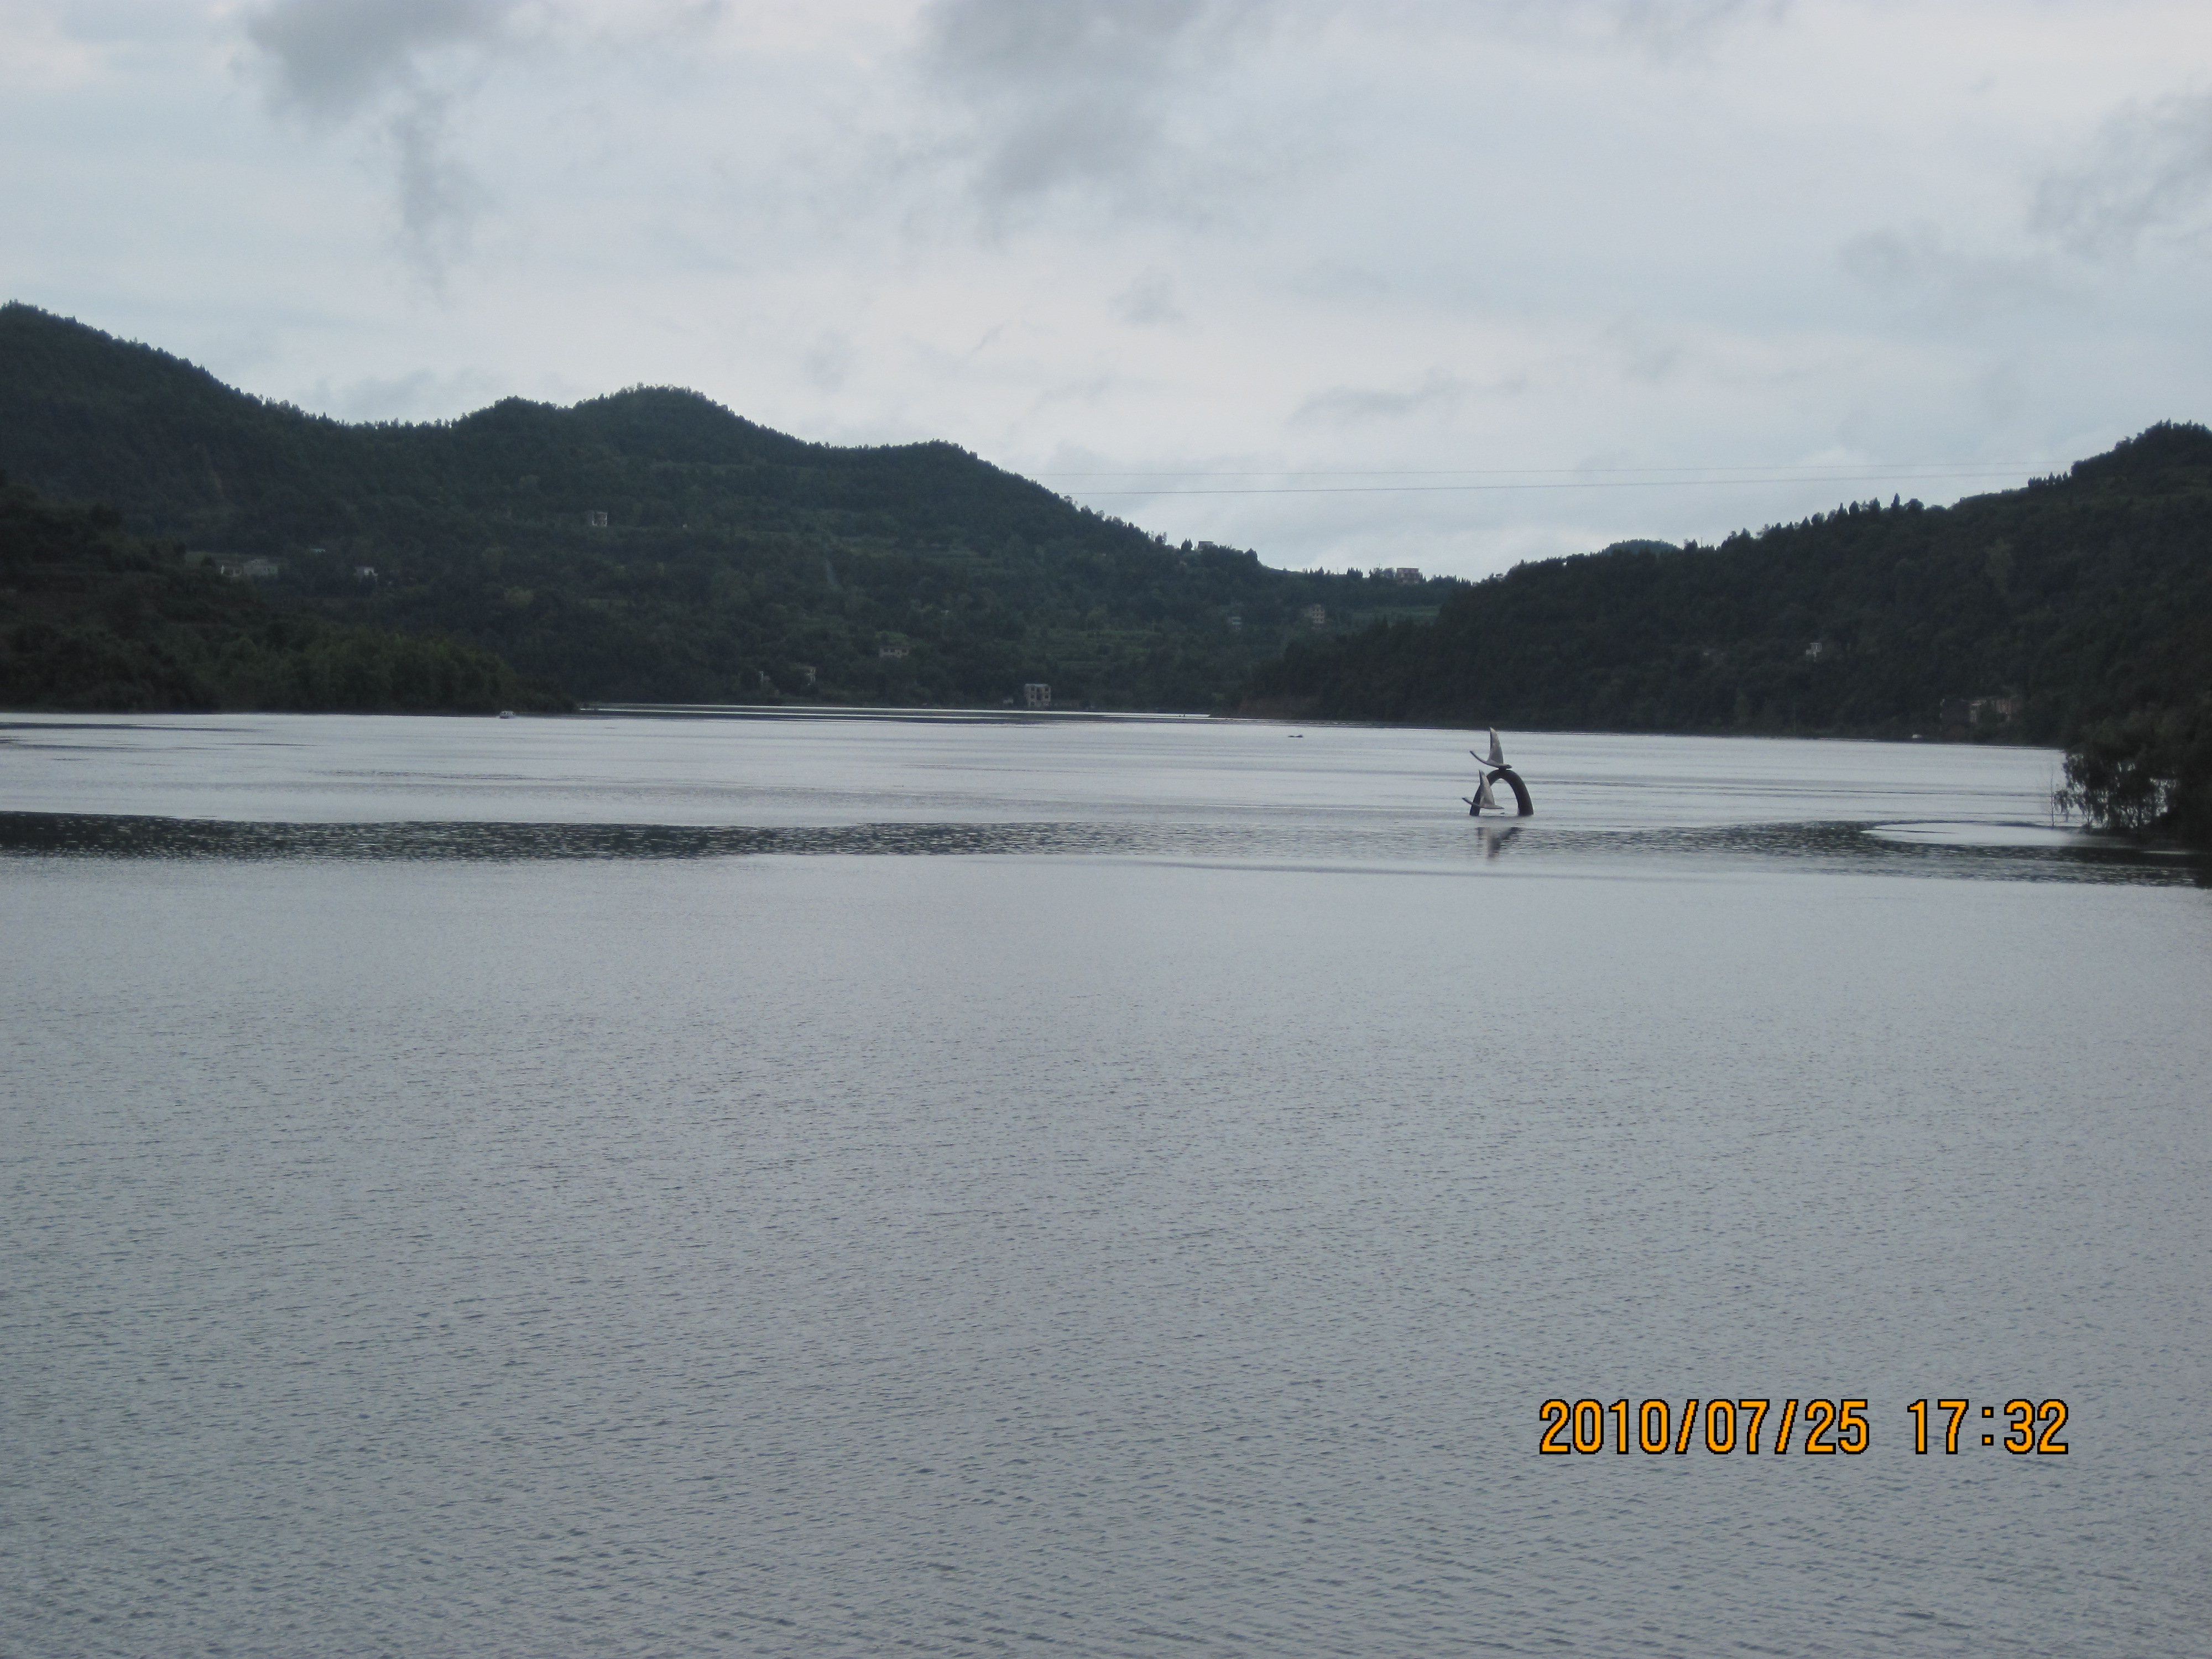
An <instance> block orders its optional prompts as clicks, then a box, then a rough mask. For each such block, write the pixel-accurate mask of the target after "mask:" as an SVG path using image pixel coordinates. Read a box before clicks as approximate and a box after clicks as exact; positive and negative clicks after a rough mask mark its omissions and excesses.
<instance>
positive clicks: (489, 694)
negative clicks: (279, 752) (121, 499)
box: [0, 477, 566, 713]
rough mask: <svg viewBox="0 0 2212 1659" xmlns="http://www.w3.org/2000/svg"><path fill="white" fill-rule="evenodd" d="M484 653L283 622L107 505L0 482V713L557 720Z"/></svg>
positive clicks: (286, 616) (299, 620)
mask: <svg viewBox="0 0 2212 1659" xmlns="http://www.w3.org/2000/svg"><path fill="white" fill-rule="evenodd" d="M564 706H566V705H565V701H564V700H562V699H560V698H558V697H556V696H552V695H550V693H548V692H547V691H545V690H541V689H536V688H532V687H530V686H527V685H525V684H523V683H522V682H521V680H520V678H518V677H517V675H516V674H515V672H514V671H513V669H512V668H511V667H509V666H508V665H507V664H506V663H504V662H501V660H500V659H498V658H496V657H495V656H493V655H492V654H491V653H489V652H486V651H483V650H479V649H477V648H476V647H472V646H468V645H465V644H461V643H459V642H456V641H452V640H447V639H437V638H421V637H405V636H402V635H396V634H392V633H390V632H388V631H386V630H384V629H374V628H362V627H348V626H345V625H343V624H340V623H332V622H330V621H327V620H325V619H324V618H321V617H314V616H311V615H304V614H301V613H298V612H287V611H281V610H278V609H276V608H275V607H272V606H271V605H269V604H267V603H266V602H265V601H264V599H262V598H261V596H260V595H259V594H258V593H257V592H255V591H254V590H253V587H252V585H251V584H250V583H248V582H246V581H244V580H238V579H235V578H229V577H226V576H224V575H223V574H222V572H221V570H220V569H219V568H217V566H216V565H215V564H214V563H211V562H197V563H195V562H191V561H190V560H188V559H187V558H186V556H185V553H184V550H182V549H181V548H179V547H178V546H176V545H174V544H147V543H145V542H143V541H141V540H139V539H138V538H136V537H133V536H131V535H129V534H127V533H125V531H124V530H123V528H122V526H121V522H120V520H119V519H118V515H117V514H116V513H115V511H114V509H113V508H112V507H90V508H87V507H62V506H58V505H57V504H56V503H54V502H52V501H46V500H45V499H43V498H42V497H40V495H37V494H35V493H34V492H33V491H32V490H30V489H27V488H26V487H24V486H23V485H21V484H15V483H9V482H7V480H6V479H5V478H4V477H0V708H20V709H29V708H51V709H72V710H97V711H105V712H122V713H147V712H161V711H173V710H200V709H219V708H252V709H297V710H326V709H346V710H356V711H387V710H388V711H401V712H416V711H432V710H441V711H449V712H461V713H471V712H474V713H489V712H490V711H492V710H495V709H499V708H554V707H564Z"/></svg>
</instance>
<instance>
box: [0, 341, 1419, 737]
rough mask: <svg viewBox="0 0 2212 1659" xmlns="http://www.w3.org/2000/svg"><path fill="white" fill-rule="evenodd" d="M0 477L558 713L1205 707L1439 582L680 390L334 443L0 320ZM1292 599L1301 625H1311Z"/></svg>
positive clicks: (504, 409)
mask: <svg viewBox="0 0 2212 1659" xmlns="http://www.w3.org/2000/svg"><path fill="white" fill-rule="evenodd" d="M0 469H4V470H5V471H8V472H9V473H10V474H12V475H14V476H15V477H17V478H19V479H21V480H24V481H27V482H28V483H33V484H34V485H36V486H37V487H38V488H39V489H42V490H45V491H46V492H47V493H48V494H50V495H57V496H60V497H64V498H66V499H70V500H73V501H83V502H92V501H100V502H106V503H110V504H112V506H113V507H115V508H116V509H117V510H118V512H119V513H121V514H122V516H123V521H124V524H125V526H127V527H128V528H129V529H131V530H132V531H134V532H137V533H139V534H141V535H143V536H148V537H155V538H166V539H173V540H176V541H179V542H181V543H182V544H185V546H187V547H188V548H189V549H191V550H195V551H199V552H206V553H210V554H213V555H216V556H222V557H229V558H234V559H243V558H246V557H249V556H258V557H260V558H263V559H265V560H268V561H270V562H274V563H276V565H278V566H279V567H280V568H278V569H277V570H276V572H275V573H273V574H267V575H265V576H264V578H262V579H261V580H260V581H259V586H261V589H262V591H263V592H264V595H265V596H266V598H267V599H268V600H269V602H270V604H271V605H277V606H280V607H283V606H289V607H292V608H295V609H300V610H306V611H312V612H316V613H319V614H322V615H325V616H327V617H332V618H336V619H340V620H343V621H347V622H354V623H370V624H374V625H376V626H380V627H385V628H391V629H403V630H408V631H421V630H429V629H436V630H442V631H444V632H446V633H447V634H450V635H454V636H457V637H459V638H460V639H464V640H466V641H473V642H474V643H476V644H477V645H479V646H481V647H485V648H486V649H489V650H493V651H496V652H498V653H501V655H502V656H504V657H505V658H506V659H507V660H508V661H510V662H512V663H513V664H514V665H515V666H516V667H517V668H519V669H520V670H521V671H523V672H524V673H526V674H528V675H532V676H534V677H538V678H543V679H544V680H547V681H550V682H554V683H557V684H560V685H561V686H562V688H563V689H565V690H568V692H570V693H572V694H574V695H575V696H582V697H587V698H639V699H658V700H670V701H747V702H749V701H757V700H760V699H762V698H763V697H775V696H790V697H802V698H807V699H820V700H824V701H835V702H884V703H939V704H952V703H962V704H970V705H973V704H988V705H995V704H997V703H999V702H1002V701H1003V700H1005V699H1006V698H1008V697H1018V696H1019V694H1020V690H1021V687H1022V685H1023V684H1024V683H1025V682H1028V681H1033V680H1041V681H1043V682H1046V683H1048V684H1050V685H1051V686H1052V688H1053V696H1054V702H1055V703H1056V704H1059V705H1061V706H1066V705H1067V704H1071V703H1073V704H1076V705H1078V706H1080V705H1082V704H1085V703H1090V704H1094V705H1096V706H1097V707H1100V708H1152V707H1156V706H1164V707H1170V708H1209V707H1212V706H1214V705H1215V704H1216V702H1217V701H1218V698H1219V697H1220V696H1221V695H1222V694H1224V693H1225V692H1226V691H1228V690H1230V689H1231V688H1232V687H1233V686H1234V685H1235V684H1237V682H1238V681H1239V680H1240V679H1241V678H1242V677H1243V674H1244V672H1245V671H1247V670H1248V669H1249V667H1250V666H1251V665H1253V664H1254V663H1255V662H1258V661H1261V660H1263V659H1267V658H1269V657H1272V656H1273V655H1274V654H1275V653H1276V652H1277V651H1279V649H1280V648H1281V647H1282V646H1283V645H1284V644H1285V642H1286V641H1290V640H1292V639H1297V638H1300V637H1306V636H1309V635H1313V634H1315V633H1316V631H1322V632H1326V631H1329V630H1334V629H1341V628H1344V627H1346V626H1352V625H1357V624H1359V623H1364V622H1365V621H1369V620H1372V619H1376V618H1378V617H1389V616H1392V615H1397V616H1425V615H1432V614H1434V609H1435V606H1436V605H1437V601H1438V599H1441V597H1442V596H1443V592H1445V591H1447V590H1448V588H1449V587H1450V586H1453V585H1452V584H1449V583H1445V582H1425V583H1419V584H1415V585H1405V584H1401V583H1399V582H1397V581H1396V580H1392V579H1390V578H1389V577H1388V576H1386V575H1385V574H1383V573H1376V574H1371V575H1367V576H1352V575H1335V576H1329V575H1319V574H1303V573H1296V572H1289V571H1281V570H1274V569H1270V568H1267V567H1266V566H1263V565H1261V563H1260V562H1259V560H1258V558H1257V556H1255V555H1253V554H1251V553H1249V552H1243V551H1239V550H1233V549H1229V548H1223V547H1216V546H1212V545H1200V546H1197V547H1192V546H1191V545H1189V544H1183V545H1182V546H1181V547H1170V546H1169V545H1168V544H1165V543H1164V541H1161V540H1159V539H1158V538H1153V537H1151V536H1147V535H1146V534H1145V533H1144V532H1141V531H1139V530H1138V529H1136V528H1134V527H1133V526H1129V525H1127V524H1123V523H1121V522H1119V521H1117V520H1111V519H1107V518H1103V517H1101V516H1099V515H1097V514H1096V513H1091V512H1089V511H1087V510H1085V509H1081V508H1079V507H1074V506H1073V505H1072V504H1070V503H1069V502H1067V501H1065V500H1063V499H1061V498H1060V497H1059V496H1057V495H1054V494H1052V493H1051V492H1050V491H1049V490H1047V489H1043V488H1042V487H1041V486H1039V485H1037V484H1035V483H1030V482H1029V481H1027V480H1025V479H1023V478H1020V477H1016V476H1014V475H1012V474H1010V473H1007V472H1005V471H1000V469H998V468H996V467H993V466H991V465H987V464H986V463H984V462H982V461H981V460H979V459H976V458H975V456H973V455H970V454H968V453H965V452H963V451H962V450H960V449H958V448H956V447H953V446H952V445H950V444H945V443H925V444H913V445H906V446H901V447H885V448H836V447H829V446H825V445H819V444H810V443H805V442H803V441H799V440H798V439H795V438H792V437H787V436H786V435H783V434H781V433H777V432H773V431H770V430H769V429H768V428H764V427H761V426H757V425H755V424H753V423H752V422H749V421H746V420H744V419H741V418H740V417H739V416H736V415H734V414H732V413H731V412H730V411H729V410H726V409H723V408H721V407H720V406H719V405H717V404H714V403H711V402H709V401H708V399H706V398H702V397H700V396H698V395H697V394H696V393H693V392H680V391H672V390H667V389H651V390H647V389H641V390H634V391H630V392H621V393H618V394H616V395H614V396H611V397H606V398H598V399H595V400H593V401H591V402H588V403H584V404H578V405H576V406H574V408H568V409H562V408H555V407H551V406H549V405H546V404H532V403H528V402H525V401H523V400H521V399H519V398H511V399H509V400H507V401H506V402H504V403H501V404H496V405H495V406H493V407H491V408H489V409H486V410H480V411H479V412H477V413H476V414H474V415H471V416H466V417H465V418H463V419H460V420H457V421H453V422H440V423H431V424H423V425H404V424H396V423H395V424H385V425H371V426H360V425H346V424H343V423H341V422H335V421H331V420H327V419H324V418H320V417H318V416H309V415H306V414H304V413H302V412H301V411H300V410H295V409H292V408H289V407H288V406H284V405H281V404H270V403H265V402H263V401H261V400H259V399H257V398H251V397H248V396H246V395H245V394H243V393H240V392H235V391H233V390H232V389H230V388H229V387H228V386H223V385H222V383H221V382H219V381H218V380H216V379H215V378H214V377H213V376H211V375H210V374H206V373H205V372H204V371H203V370H201V369H198V368H194V367H192V366H191V365H190V364H188V363H185V362H181V361H179V360H178V359H176V358H174V357H172V356H167V355H166V354H164V353H162V352H160V351H157V350H155V349H151V348H149V347H146V346H141V345H131V344H125V343H121V342H118V341H116V340H114V339H112V338H111V337H108V336H106V335H104V334H101V333H99V332H97V331H94V330H92V329H88V328H86V327H83V326H82V325H78V324H76V323H74V322H70V321H68V320H66V319H60V318H57V317H53V316H51V315H49V314H47V313H44V312H41V311H38V310H36V309H34V308H33V307H28V306H24V305H9V306H7V307H0ZM1315 606H1319V607H1321V618H1320V620H1319V621H1318V622H1316V621H1315V620H1314V619H1313V617H1312V615H1311V608H1312V607H1315Z"/></svg>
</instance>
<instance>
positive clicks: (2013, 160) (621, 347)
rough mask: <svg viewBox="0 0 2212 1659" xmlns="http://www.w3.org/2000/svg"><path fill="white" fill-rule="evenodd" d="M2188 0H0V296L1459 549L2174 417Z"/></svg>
mask: <svg viewBox="0 0 2212 1659" xmlns="http://www.w3.org/2000/svg"><path fill="white" fill-rule="evenodd" d="M2208 49H2212V5H2208V4H2207V3H2205V0H2156V3H2154V0H2144V3H2131V0H2096V3H2088V0H2069V3H2064V4H2055V3H2054V4H2037V3H2032V0H1948V3H1947V0H1913V3H1882V0H1864V3H1842V0H1837V3H1822V0H1680V3H1663V0H1654V3H1635V0H1454V3H1427V0H1362V3H1358V4H1333V3H1322V0H805V3H783V0H726V3H713V0H623V3H613V0H229V3H207V0H66V3H64V0H0V143H4V145H5V147H6V165H5V167H4V169H0V224H4V226H5V232H4V236H0V260H4V273H0V274H4V284H0V286H4V289H5V294H6V295H7V296H8V297H12V298H15V299H20V300H23V301H28V302H30V303H31V304H33V305H37V306H40V307H45V308H46V309H48V310H51V311H54V312H58V313H63V314H64V315H68V316H73V317H76V318H77V319H80V320H82V321H83V322H86V323H88V324H91V325H94V326H95V327H98V328H101V329H105V330H106V331H109V332H112V333H114V334H118V335H120V336H122V337H126V338H132V339H139V340H144V341H146V342H149V343H152V344H155V345H158V346H161V347H162V348H163V349H167V350H170V351H173V352H175V353H177V354H178V355H179V356H185V357H188V358H191V360H193V361H194V362H199V363H202V364H204V365H205V366H206V367H207V368H210V369H211V370H212V371H213V372H214V373H215V374H217V375H219V376H220V377H221V378H222V379H223V380H227V381H228V382H230V383H231V384H233V385H235V386H242V387H244V388H246V390H248V391H251V392H256V393H258V394H260V395H262V396H264V397H269V398H282V399H285V400H289V401H290V402H293V403H296V404H300V405H301V406H302V407H304V408H307V409H311V410H319V411H325V412H327V413H329V414H331V415H334V416H340V417H342V418H344V419H349V420H366V419H393V418H398V419H408V420H421V419H435V418H441V417H445V416H453V415H458V414H461V413H464V412H465V411H467V410H471V409H473V408H477V407H480V406H482V405H483V404H486V403H489V402H491V401H493V400H494V399H495V398H501V397H504V396H507V395H510V394H517V393H519V394H520V395H523V396H526V397H531V398H545V399H550V400H554V401H559V402H568V401H573V400H574V399H576V398H584V397H589V396H593V395H597V394H599V393H601V392H609V391H613V390H616V389H618V388H620V387H623V386H630V385H636V384H641V383H642V384H649V385H675V386H691V387H696V389H698V390H699V391H702V392H705V393H707V394H708V396H710V397H712V398H715V399H716V400H718V401H720V402H721V403H724V404H728V405H729V406H730V407H731V408H732V409H734V410H737V411H738V413H740V414H742V415H744V416H748V417H750V418H751V419H753V420H757V421H760V422H764V423H766V424H768V425H769V426H773V427H775V428H780V429H781V430H784V431H787V432H790V433H793V434H795V435H799V436H801V437H805V438H810V439H815V440H819V441H830V442H838V443H886V442H903V441H909V440H913V439H918V438H945V439H950V440H951V441H953V442H955V443H957V444H960V445H962V446H963V447H967V448H969V449H972V450H974V451H975V452H976V453H979V454H981V455H983V456H984V457H986V458H987V459H990V460H993V461H995V462H997V463H999V464H1000V465H1004V466H1007V467H1010V468H1012V469H1014V470H1016V471H1021V472H1024V473H1027V474H1029V475H1030V476H1033V477H1039V478H1041V479H1042V480H1043V481H1044V482H1045V483H1048V484H1049V485H1050V486H1051V487H1052V488H1054V489H1058V490H1060V491H1061V492H1062V493H1064V494H1066V495H1072V496H1073V497H1075V498H1076V499H1078V500H1081V501H1088V502H1091V503H1092V504H1094V505H1096V506H1097V507H1100V508H1101V509H1103V510H1105V511H1109V512H1112V513H1116V514H1119V515H1121V516H1122V517H1126V518H1129V519H1131V520H1134V521H1135V522H1137V523H1139V524H1140V525H1142V526H1145V527H1146V529H1147V530H1153V531H1158V532H1164V534H1166V535H1168V536H1169V537H1170V538H1175V539H1178V540H1179V539H1181V538H1184V537H1190V538H1212V539H1214V540H1218V541H1224V542H1228V543H1231V544H1236V545H1238V546H1249V547H1252V548H1255V549H1257V550H1259V551H1260V553H1261V556H1262V557H1263V558H1265V559H1267V561H1268V562H1271V563H1275V564H1283V565H1293V566H1310V565H1325V566H1328V567H1331V568H1343V567H1345V566H1346V565H1355V566H1359V567H1363V568H1364V567H1366V566H1369V565H1374V564H1388V565H1400V564H1413V565H1419V566H1423V567H1425V568H1428V569H1430V570H1441V571H1449V572H1453V573H1456V574H1468V575H1474V574H1483V573H1485V572H1487V571H1490V570H1494V569H1499V568H1504V567H1505V566H1507V565H1510V564H1511V563H1513V562H1516V561H1517V560H1520V559H1524V558H1530V557H1539V556H1548V555H1551V554H1555V553H1562V552H1576V551H1582V550H1587V549H1589V548H1592V547H1596V546H1601V545H1603V544H1606V543H1607V542H1610V541H1613V540H1616V539H1619V538H1623V537H1630V536H1658V537H1663V538H1668V539H1670V540H1680V539H1682V538H1686V537H1697V538H1701V539H1707V540H1710V539H1715V538H1718V537H1719V536H1721V535H1723V534H1725V533H1726V532H1728V531H1729V530H1731V529H1733V528H1735V527H1737V526H1754V527H1755V526H1759V525H1761V524H1764V523H1767V522H1771V521H1774V520H1783V519H1790V518H1796V517H1800V516H1802V515H1803V514H1805V513H1810V512H1813V511H1816V510H1820V509H1823V508H1826V507H1832V506H1833V505H1835V504H1836V503H1837V502H1838V501H1844V500H1847V499H1863V498H1866V497H1869V496H1874V495H1880V496H1882V497H1883V498H1885V499H1886V498H1887V496H1889V495H1892V494H1893V493H1901V494H1903V495H1907V496H1913V495H1917V496H1919V497H1921V498H1922V499H1923V500H1927V501H1949V500H1953V499H1955V498H1956V497H1957V496H1959V495H1963V494H1972V493H1977V492H1978V491H1980V490H1984V489H1995V488H2001V487H2007V486H2010V485H2013V484H2016V483H2020V482H2021V481H2022V480H2023V479H2025V478H2026V477H2029V476H2032V475H2033V474H2035V473H2037V472H2041V471H2054V470H2057V469H2059V468H2061V467H2063V466H2064V465H2066V464H2067V463H2069V462H2070V461H2072V460H2074V459H2078V458H2079V457H2081V456H2082V455H2085V454H2089V453H2094V452H2095V451H2097V450H2100V449H2102V448H2106V447H2109V446H2110V445H2111V444H2112V442H2113V441H2115V440H2117V439H2118V438H2120V437H2123V436H2125V435H2129V434H2130V433H2132V432H2135V431H2137V430H2140V429H2141V428H2143V427H2144V426H2147V425H2148V424H2149V423H2151V422H2154V421H2158V420H2163V419H2179V420H2201V419H2204V418H2206V417H2207V416H2212V395H2208V386H2212V381H2208V376H2207V371H2208V369H2212V329H2208V325H2207V321H2206V309H2207V295H2208V293H2212V284H2208V280H2207V279H2208V276H2212V270H2209V269H2208V266H2212V259H2208V254H2212V50H2208Z"/></svg>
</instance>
